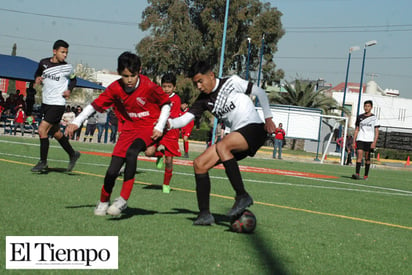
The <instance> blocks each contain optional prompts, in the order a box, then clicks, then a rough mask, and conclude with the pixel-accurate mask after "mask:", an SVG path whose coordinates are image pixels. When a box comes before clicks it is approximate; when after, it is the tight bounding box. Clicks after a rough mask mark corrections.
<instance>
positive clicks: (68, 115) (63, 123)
mask: <svg viewBox="0 0 412 275" xmlns="http://www.w3.org/2000/svg"><path fill="white" fill-rule="evenodd" d="M75 117H76V115H75V114H74V112H73V111H72V110H71V108H70V105H67V106H66V111H65V112H64V113H63V115H62V119H61V120H60V128H61V131H62V132H64V130H65V129H66V127H67V125H69V124H70V123H71V122H72V121H73V120H74V118H75Z"/></svg>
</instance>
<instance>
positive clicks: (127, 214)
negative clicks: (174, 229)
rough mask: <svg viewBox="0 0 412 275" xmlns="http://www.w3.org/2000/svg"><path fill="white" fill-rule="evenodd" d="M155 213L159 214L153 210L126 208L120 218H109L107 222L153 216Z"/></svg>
mask: <svg viewBox="0 0 412 275" xmlns="http://www.w3.org/2000/svg"><path fill="white" fill-rule="evenodd" d="M157 213H159V212H158V211H153V210H146V209H142V208H132V207H127V208H126V209H125V210H124V211H123V212H122V214H121V215H120V216H115V217H111V218H109V219H108V220H109V221H119V220H126V219H130V218H131V217H133V216H143V215H154V214H157Z"/></svg>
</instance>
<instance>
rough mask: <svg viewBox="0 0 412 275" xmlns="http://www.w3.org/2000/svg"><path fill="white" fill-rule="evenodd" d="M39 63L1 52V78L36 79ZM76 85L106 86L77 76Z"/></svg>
mask: <svg viewBox="0 0 412 275" xmlns="http://www.w3.org/2000/svg"><path fill="white" fill-rule="evenodd" d="M38 66H39V63H38V62H36V61H33V60H31V59H28V58H26V57H21V56H12V55H5V54H0V78H7V79H14V80H21V81H28V82H29V81H34V73H35V72H36V70H37V67H38ZM76 87H79V88H89V89H96V90H104V89H105V87H103V86H102V85H99V84H97V83H94V82H91V81H88V80H85V79H82V78H80V77H77V84H76Z"/></svg>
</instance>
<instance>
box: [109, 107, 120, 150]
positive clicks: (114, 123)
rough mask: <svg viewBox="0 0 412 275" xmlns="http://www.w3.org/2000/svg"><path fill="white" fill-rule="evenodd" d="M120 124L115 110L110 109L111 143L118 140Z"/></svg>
mask: <svg viewBox="0 0 412 275" xmlns="http://www.w3.org/2000/svg"><path fill="white" fill-rule="evenodd" d="M118 124H119V120H118V118H117V116H116V114H115V112H114V111H113V109H110V111H109V127H110V142H111V143H116V139H117V127H118Z"/></svg>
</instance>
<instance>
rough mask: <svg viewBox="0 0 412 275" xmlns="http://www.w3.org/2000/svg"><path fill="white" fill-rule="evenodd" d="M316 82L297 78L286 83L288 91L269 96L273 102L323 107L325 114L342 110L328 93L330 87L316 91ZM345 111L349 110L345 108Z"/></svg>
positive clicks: (293, 143) (294, 140)
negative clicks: (293, 82) (292, 81)
mask: <svg viewBox="0 0 412 275" xmlns="http://www.w3.org/2000/svg"><path fill="white" fill-rule="evenodd" d="M315 88H316V82H314V81H302V80H295V84H294V85H292V84H291V83H288V82H287V83H286V85H285V89H286V91H287V92H286V93H275V94H274V95H270V96H269V100H270V101H271V102H272V103H277V104H282V105H292V106H301V107H308V108H316V109H321V110H322V112H323V114H327V115H329V114H335V115H336V113H335V112H336V111H337V110H342V107H341V106H339V103H338V102H337V101H336V100H335V99H334V98H333V97H332V96H331V95H328V94H327V92H328V89H329V88H321V89H319V90H317V91H316V89H315ZM345 112H347V110H346V109H345ZM295 147H296V139H293V141H292V146H291V149H292V150H294V149H295Z"/></svg>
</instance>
